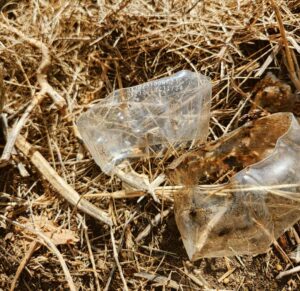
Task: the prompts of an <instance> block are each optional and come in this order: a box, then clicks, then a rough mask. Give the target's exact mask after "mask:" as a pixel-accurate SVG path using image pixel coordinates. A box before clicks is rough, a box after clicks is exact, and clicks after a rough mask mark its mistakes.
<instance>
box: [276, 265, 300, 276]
mask: <svg viewBox="0 0 300 291" xmlns="http://www.w3.org/2000/svg"><path fill="white" fill-rule="evenodd" d="M299 271H300V266H297V267H295V268H292V269H290V270H287V271H283V272H280V273H279V275H278V276H277V277H276V279H281V278H283V277H285V276H288V275H291V274H295V273H297V272H299Z"/></svg>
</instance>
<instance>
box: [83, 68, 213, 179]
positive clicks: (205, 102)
mask: <svg viewBox="0 0 300 291" xmlns="http://www.w3.org/2000/svg"><path fill="white" fill-rule="evenodd" d="M210 99H211V82H210V79H209V78H208V77H206V76H203V75H201V74H199V73H194V72H190V71H187V70H184V71H180V72H178V73H176V74H174V75H171V76H170V77H166V78H162V79H159V80H155V81H150V82H147V83H144V84H141V85H138V86H134V87H129V88H124V89H120V90H116V91H114V92H112V93H111V94H110V95H108V97H107V98H105V99H103V100H101V101H100V102H99V103H97V104H96V105H94V106H93V107H92V108H91V109H89V110H88V111H87V112H85V113H83V114H82V116H81V117H80V119H79V120H78V123H77V125H78V129H79V132H80V134H81V136H82V138H83V140H84V142H85V144H86V145H87V147H88V149H89V151H90V152H91V154H92V156H93V158H94V159H95V161H96V163H97V164H98V165H99V166H100V167H101V169H102V170H103V171H104V172H105V173H107V174H110V173H111V172H112V170H113V168H114V167H115V166H116V165H118V164H119V163H120V162H121V161H123V160H124V159H127V158H134V157H141V156H145V155H152V154H153V153H156V154H157V153H158V152H159V151H162V150H163V149H164V147H169V146H170V144H172V146H176V145H179V144H182V143H183V142H185V141H191V140H200V141H205V140H206V137H207V134H208V128H209V125H208V123H209V117H210V114H209V113H210Z"/></svg>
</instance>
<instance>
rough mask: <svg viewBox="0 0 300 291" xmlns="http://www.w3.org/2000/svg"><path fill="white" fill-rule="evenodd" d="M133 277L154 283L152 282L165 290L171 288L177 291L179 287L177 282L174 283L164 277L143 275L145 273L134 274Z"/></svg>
mask: <svg viewBox="0 0 300 291" xmlns="http://www.w3.org/2000/svg"><path fill="white" fill-rule="evenodd" d="M134 276H135V277H139V278H144V279H147V280H148V281H154V282H156V283H159V284H161V285H163V286H164V287H167V288H173V289H176V290H178V289H179V285H178V283H177V282H175V281H174V280H171V279H169V278H167V277H165V276H161V275H156V274H149V273H145V272H141V273H135V274H134Z"/></svg>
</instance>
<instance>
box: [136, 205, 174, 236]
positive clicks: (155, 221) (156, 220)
mask: <svg viewBox="0 0 300 291" xmlns="http://www.w3.org/2000/svg"><path fill="white" fill-rule="evenodd" d="M169 213H170V210H169V209H168V210H165V211H163V212H162V213H158V214H156V215H155V217H154V218H153V219H152V220H151V223H150V224H149V225H147V227H146V228H145V229H144V230H143V231H141V232H140V233H139V234H138V236H137V238H136V239H135V241H136V242H140V241H141V240H142V239H143V238H145V237H146V236H147V235H148V234H149V233H150V231H151V229H152V228H153V226H157V225H158V223H159V221H160V220H161V219H163V218H165V217H167V216H168V215H169Z"/></svg>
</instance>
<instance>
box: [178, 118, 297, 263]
mask: <svg viewBox="0 0 300 291" xmlns="http://www.w3.org/2000/svg"><path fill="white" fill-rule="evenodd" d="M262 132H263V133H264V134H262ZM211 148H212V149H211V152H208V153H207V157H210V159H209V160H208V163H209V164H207V165H205V166H203V164H201V163H199V161H195V157H194V158H193V159H192V160H190V161H189V163H190V164H189V167H194V168H195V167H196V165H197V166H198V169H197V170H195V169H194V173H191V172H189V173H187V174H186V175H188V174H189V175H195V173H196V175H197V173H200V172H202V170H203V169H204V168H206V169H209V167H210V166H211V168H212V170H211V171H213V168H214V166H215V165H219V166H220V165H222V162H221V161H223V162H224V161H225V162H227V163H228V162H230V163H231V165H232V164H233V165H243V167H245V168H244V169H243V170H241V171H239V172H238V173H237V174H235V175H234V176H232V177H231V178H230V181H229V183H227V184H223V185H218V186H217V185H216V186H214V185H212V186H211V187H210V188H207V190H203V189H204V188H203V187H202V188H199V187H190V188H187V189H186V190H185V191H181V192H178V193H177V194H175V197H174V203H175V218H176V222H177V225H178V228H179V231H180V233H181V236H182V239H183V242H184V245H185V248H186V250H187V253H188V256H189V258H190V259H191V260H196V259H199V258H202V257H222V256H233V255H243V254H248V255H254V254H260V253H264V252H266V251H267V250H268V248H269V246H270V245H271V243H272V242H274V240H275V239H277V238H278V237H279V236H280V235H281V234H282V233H283V232H284V231H285V230H286V229H287V228H289V227H291V226H292V225H293V224H295V223H296V222H297V221H298V220H299V219H300V163H299V161H300V125H299V124H298V122H297V120H296V118H295V117H294V116H293V114H291V113H277V114H273V115H270V116H268V117H264V118H261V119H259V120H257V121H255V122H251V123H249V124H246V125H245V126H243V127H241V128H239V129H237V130H235V131H234V132H232V133H231V134H230V135H229V136H226V137H224V138H222V139H221V141H220V143H218V144H217V145H212V146H211ZM247 148H248V149H247ZM193 161H194V164H193ZM253 161H254V164H251V163H253ZM186 162H187V160H186V159H185V160H184V161H183V162H182V163H183V164H186ZM223 165H224V166H225V163H224V164H223ZM219 166H217V168H218V167H219ZM201 167H202V170H201ZM179 168H180V166H179ZM218 169H219V168H218ZM181 170H183V171H182V172H184V171H186V169H185V168H182V169H181ZM178 171H179V173H180V170H178ZM211 173H212V172H211ZM182 177H184V176H182ZM194 181H195V180H194ZM182 182H183V181H182Z"/></svg>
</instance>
